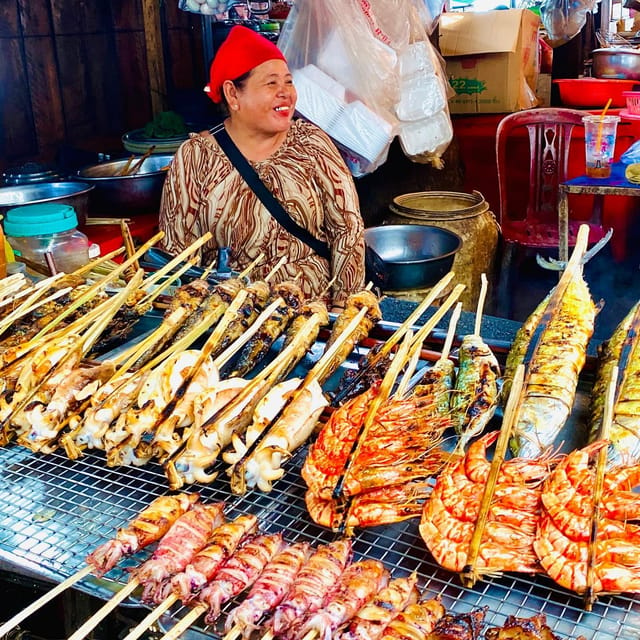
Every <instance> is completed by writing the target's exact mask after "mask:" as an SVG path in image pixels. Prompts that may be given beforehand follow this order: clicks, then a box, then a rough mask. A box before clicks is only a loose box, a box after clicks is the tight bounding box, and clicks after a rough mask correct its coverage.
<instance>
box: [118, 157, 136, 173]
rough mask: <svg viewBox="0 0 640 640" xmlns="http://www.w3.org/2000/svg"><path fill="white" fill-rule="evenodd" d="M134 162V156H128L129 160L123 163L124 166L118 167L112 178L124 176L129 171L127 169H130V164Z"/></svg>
mask: <svg viewBox="0 0 640 640" xmlns="http://www.w3.org/2000/svg"><path fill="white" fill-rule="evenodd" d="M134 160H135V155H130V156H129V159H128V160H127V161H126V162H125V163H124V166H122V167H120V169H118V170H117V171H116V172H115V173H114V174H113V175H114V177H116V178H117V177H119V176H126V175H127V172H128V171H129V167H131V163H132V162H133V161H134Z"/></svg>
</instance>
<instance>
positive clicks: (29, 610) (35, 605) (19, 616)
mask: <svg viewBox="0 0 640 640" xmlns="http://www.w3.org/2000/svg"><path fill="white" fill-rule="evenodd" d="M91 571H92V567H90V566H89V565H87V566H86V567H84V568H83V569H80V571H77V572H76V573H74V574H73V575H72V576H69V577H68V578H67V579H66V580H64V581H63V582H61V583H60V584H58V585H56V586H55V587H53V589H51V590H49V591H47V592H46V593H45V594H43V595H42V596H40V597H39V598H38V599H37V600H35V601H34V602H32V603H31V604H30V605H29V606H28V607H25V608H24V609H23V610H22V611H19V612H18V613H16V615H15V616H13V617H12V618H10V619H9V620H7V621H6V622H5V623H3V624H2V625H1V626H0V638H1V637H4V636H5V635H6V634H7V633H9V631H11V629H13V628H14V627H17V626H18V625H19V624H20V623H21V622H22V621H23V620H26V619H27V618H28V617H29V616H31V615H32V614H34V613H35V612H36V611H38V609H40V608H42V607H44V605H45V604H47V603H48V602H51V600H53V599H54V598H55V597H56V596H58V595H59V594H61V593H62V592H63V591H65V590H66V589H68V588H69V587H71V586H73V585H74V584H75V583H76V582H79V581H80V580H82V578H84V577H86V576H88V575H89V574H90V573H91Z"/></svg>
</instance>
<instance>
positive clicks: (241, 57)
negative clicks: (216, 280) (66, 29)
mask: <svg viewBox="0 0 640 640" xmlns="http://www.w3.org/2000/svg"><path fill="white" fill-rule="evenodd" d="M205 91H207V92H208V95H209V97H210V98H211V99H212V100H213V101H214V102H215V103H217V104H221V105H222V107H223V108H224V109H225V111H226V112H227V114H228V117H227V118H226V119H225V120H224V123H223V126H224V129H225V130H226V133H227V134H228V136H229V137H230V138H231V140H232V141H233V143H235V146H236V147H237V149H239V151H240V152H241V154H242V155H243V156H244V158H246V159H247V160H248V161H249V162H250V164H251V167H253V169H254V170H255V171H256V172H257V174H258V176H259V177H260V179H261V180H262V182H263V183H264V184H265V185H266V187H267V188H268V189H269V191H270V192H271V193H272V194H273V195H274V196H275V198H276V199H277V201H278V202H279V203H280V204H281V205H283V207H284V209H285V210H286V212H287V213H288V214H289V216H290V217H291V218H292V219H293V220H294V221H295V222H296V223H297V224H298V225H299V226H301V227H303V228H304V229H306V230H307V231H308V232H310V233H311V235H312V236H313V237H314V238H315V239H318V240H321V241H323V242H325V243H327V244H328V246H329V251H330V258H329V259H328V260H327V259H326V258H324V257H321V256H320V255H319V254H318V253H316V251H314V250H313V249H312V248H311V247H310V246H309V245H308V244H307V243H306V242H304V241H302V240H300V239H298V237H296V236H294V235H292V233H290V232H289V231H286V230H285V229H284V227H283V226H282V225H281V224H280V223H279V222H278V221H277V220H276V219H275V218H274V217H273V216H272V215H271V214H270V212H269V210H268V209H267V208H266V207H265V205H264V204H262V202H261V200H260V199H259V198H258V197H257V196H256V194H255V193H254V191H253V190H252V188H251V187H249V185H248V184H247V183H246V181H245V180H244V178H243V177H242V176H241V175H240V173H239V172H238V170H237V169H236V168H235V166H234V164H232V162H231V161H230V160H229V158H228V156H227V155H226V153H225V152H224V151H223V150H222V148H221V147H220V146H219V144H218V141H217V140H216V138H215V137H214V136H213V135H211V133H209V132H203V133H200V134H192V135H191V136H190V138H189V140H187V141H186V142H184V143H183V144H182V145H181V146H180V148H179V149H178V151H177V152H176V155H175V157H174V159H173V161H172V163H171V168H170V169H169V172H168V175H167V179H166V181H165V185H164V190H163V195H162V203H161V206H160V228H161V229H162V230H163V231H164V232H165V237H164V240H163V244H164V248H165V249H166V250H167V251H170V252H171V253H174V254H175V253H178V252H179V251H181V250H182V249H184V248H186V247H188V246H189V245H190V244H192V243H193V242H194V241H195V240H197V239H198V238H199V237H201V236H202V235H203V234H204V233H205V232H206V231H211V233H212V234H213V240H212V241H211V242H210V243H208V244H207V245H205V247H204V249H203V252H202V256H201V263H202V264H209V263H211V262H213V261H214V260H215V258H216V254H217V249H218V248H219V247H230V249H231V257H230V260H229V266H230V267H231V268H232V269H234V270H236V271H241V270H242V269H244V268H245V267H247V266H248V265H249V264H251V262H252V261H253V260H254V259H255V258H256V257H258V256H259V255H260V254H263V256H264V259H263V260H262V262H260V263H259V265H258V266H257V267H256V268H255V269H254V271H252V273H251V274H250V277H251V278H252V279H260V278H264V277H265V276H266V275H267V273H269V271H270V270H271V269H272V268H273V267H274V266H275V265H276V263H277V262H278V261H279V260H280V258H281V257H282V256H286V257H287V261H286V262H285V264H284V265H283V266H282V267H281V268H280V269H278V271H277V272H276V274H275V276H274V277H273V280H272V281H273V282H278V281H281V280H287V279H292V278H295V277H296V276H297V277H298V283H299V284H300V286H301V287H302V289H303V291H304V293H305V294H306V295H307V296H308V297H314V296H319V295H322V296H323V297H324V298H325V300H326V301H327V302H328V303H329V304H330V306H332V307H333V308H334V309H335V310H338V309H339V308H340V307H341V306H343V305H344V302H345V299H346V297H347V296H348V295H349V294H351V293H353V292H355V291H357V290H359V289H361V288H362V287H363V284H364V239H363V223H362V218H361V216H360V211H359V203H358V197H357V193H356V189H355V185H354V183H353V179H352V177H351V174H350V172H349V170H348V168H347V166H346V164H345V163H344V161H343V159H342V157H341V156H340V153H339V152H338V150H337V149H336V147H335V146H334V144H333V143H332V142H331V140H330V138H329V137H328V136H327V135H326V134H325V133H324V132H323V131H322V130H321V129H319V128H318V127H317V126H315V125H313V124H311V123H309V122H306V121H303V120H300V119H296V120H294V119H293V116H294V111H295V106H296V99H297V94H296V90H295V87H294V86H293V80H292V76H291V73H290V71H289V68H288V66H287V62H286V60H285V58H284V56H283V54H282V52H281V51H280V50H279V49H278V48H277V46H276V45H275V44H273V43H272V42H270V41H269V40H267V39H266V38H264V37H263V36H261V35H260V34H258V33H257V32H255V31H253V30H251V29H248V28H247V27H243V26H235V27H233V28H232V29H231V31H230V32H229V35H228V36H227V38H226V40H225V41H224V42H223V43H222V45H221V46H220V48H219V49H218V52H217V54H216V56H215V58H214V60H213V62H212V64H211V70H210V82H209V84H208V85H207V87H206V89H205ZM220 128H222V126H221V127H220ZM214 132H215V131H214Z"/></svg>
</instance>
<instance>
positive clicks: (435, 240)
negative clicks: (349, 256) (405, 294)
mask: <svg viewBox="0 0 640 640" xmlns="http://www.w3.org/2000/svg"><path fill="white" fill-rule="evenodd" d="M364 240H365V242H366V243H367V245H368V246H370V247H371V248H372V249H373V250H374V251H375V252H376V253H377V254H378V255H379V256H380V257H381V258H382V261H383V263H384V266H385V269H386V271H387V274H388V278H389V279H388V282H387V289H388V290H390V291H406V290H409V289H424V288H427V287H432V286H433V285H434V284H436V283H437V282H438V281H439V280H440V279H441V278H442V277H443V276H444V275H446V274H447V273H448V272H449V271H450V270H451V267H452V265H453V260H454V258H455V255H456V253H457V252H458V251H459V250H460V247H461V246H462V240H461V238H460V236H458V235H457V234H455V233H453V231H449V230H448V229H441V228H440V227H435V226H431V225H424V224H389V225H382V226H378V227H369V228H367V229H365V231H364Z"/></svg>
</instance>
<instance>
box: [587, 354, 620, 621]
mask: <svg viewBox="0 0 640 640" xmlns="http://www.w3.org/2000/svg"><path fill="white" fill-rule="evenodd" d="M618 373H619V370H618V367H617V366H614V367H613V368H612V370H611V378H610V379H609V385H608V386H607V394H606V396H605V402H604V414H603V416H602V426H601V427H600V434H599V438H600V439H601V440H608V439H609V431H610V430H611V425H612V423H613V413H614V408H615V397H616V387H617V384H618ZM607 449H608V447H602V449H600V451H598V458H597V462H596V477H595V482H594V487H593V511H592V514H591V529H590V531H589V546H588V548H587V576H586V582H587V587H586V589H585V593H584V606H585V609H586V610H587V611H591V609H592V607H593V603H594V602H595V599H596V594H595V593H594V592H593V580H594V577H595V576H594V570H595V564H596V542H597V539H598V526H599V524H600V503H601V502H602V492H603V489H604V476H605V473H606V471H607Z"/></svg>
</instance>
